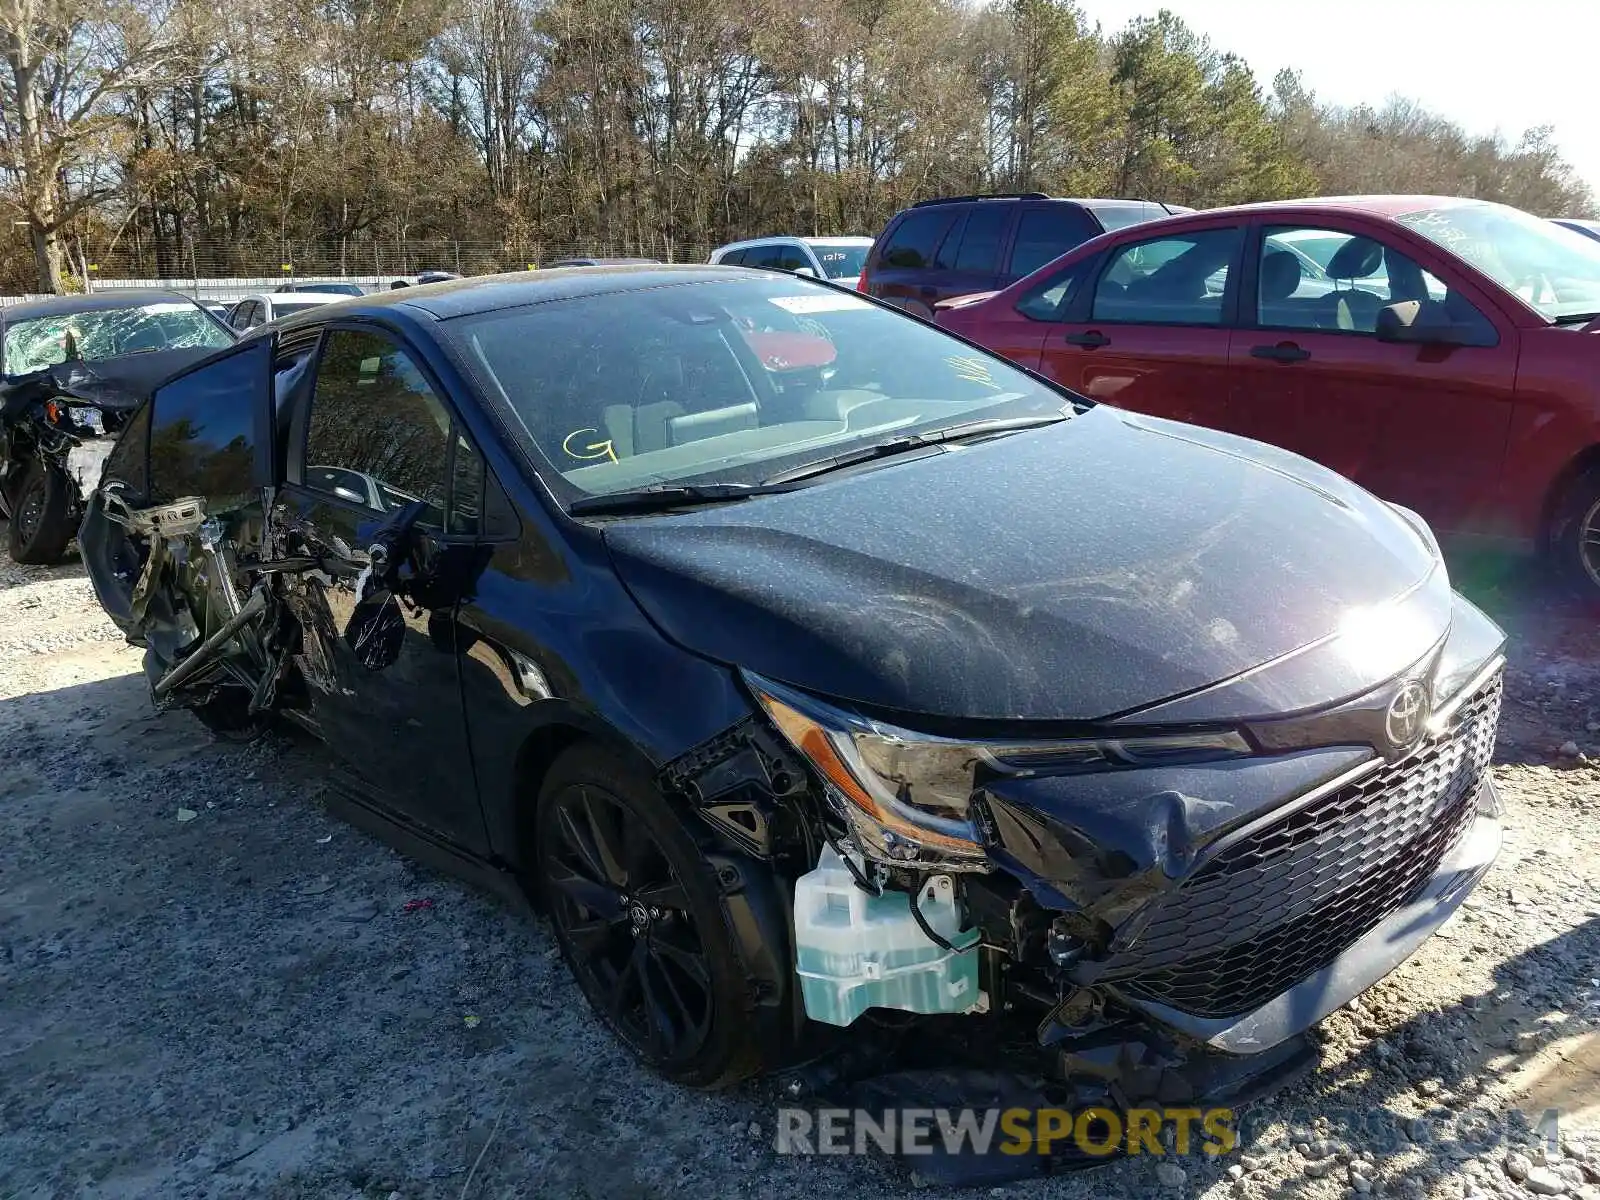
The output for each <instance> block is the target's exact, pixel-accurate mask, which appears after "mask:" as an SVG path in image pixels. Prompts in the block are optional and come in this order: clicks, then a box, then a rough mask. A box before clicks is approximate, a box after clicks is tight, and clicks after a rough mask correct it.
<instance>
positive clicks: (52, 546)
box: [6, 458, 72, 566]
mask: <svg viewBox="0 0 1600 1200" xmlns="http://www.w3.org/2000/svg"><path fill="white" fill-rule="evenodd" d="M71 540H72V484H71V483H70V482H69V481H68V480H67V477H66V476H65V475H63V474H62V473H61V472H60V471H58V470H56V469H55V468H54V467H51V466H48V465H46V464H45V463H43V462H40V461H39V460H38V459H37V458H35V459H32V460H30V461H29V462H28V465H27V466H26V467H25V468H24V469H23V472H22V478H21V479H20V480H19V481H18V482H17V490H16V491H15V492H13V493H12V497H11V528H10V531H9V534H8V537H7V546H6V548H7V549H8V550H9V551H10V553H11V560H12V561H13V562H19V563H31V564H34V565H37V566H45V565H49V564H51V563H58V562H60V561H61V559H62V556H63V555H65V553H66V550H67V543H68V542H70V541H71Z"/></svg>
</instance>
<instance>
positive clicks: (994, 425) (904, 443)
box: [761, 412, 1076, 485]
mask: <svg viewBox="0 0 1600 1200" xmlns="http://www.w3.org/2000/svg"><path fill="white" fill-rule="evenodd" d="M1074 415H1076V414H1075V413H1068V412H1059V413H1052V414H1050V415H1049V416H1044V417H990V418H988V419H987V420H983V421H968V422H967V423H966V424H964V425H951V426H948V427H947V428H944V429H931V430H929V431H928V432H927V433H908V434H905V435H903V436H901V437H896V438H890V439H888V440H887V441H883V442H874V443H873V444H872V445H870V446H861V447H858V448H857V449H854V450H846V451H845V452H844V453H842V454H835V455H832V456H830V457H828V458H818V459H813V460H812V461H811V462H808V463H801V464H800V465H799V466H798V467H790V468H789V469H788V470H787V471H779V472H778V473H777V474H776V475H772V476H769V477H768V478H766V479H764V480H762V481H761V482H762V484H763V485H768V484H783V483H794V482H796V481H798V480H801V479H810V478H812V477H813V476H816V475H825V474H827V473H828V472H829V471H839V470H842V469H844V468H845V467H853V466H855V465H856V464H857V463H864V462H871V461H872V460H873V459H875V458H888V457H889V456H890V455H892V454H904V453H906V452H907V451H910V450H921V449H923V448H924V447H927V446H940V445H944V444H946V443H948V442H961V441H966V440H967V439H968V438H976V437H987V436H990V435H992V434H1001V433H1015V432H1016V431H1017V430H1020V429H1035V428H1038V427H1039V426H1041V425H1055V424H1057V423H1058V422H1060V421H1066V420H1070V419H1071V417H1072V416H1074Z"/></svg>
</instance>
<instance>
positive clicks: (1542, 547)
mask: <svg viewBox="0 0 1600 1200" xmlns="http://www.w3.org/2000/svg"><path fill="white" fill-rule="evenodd" d="M1591 474H1600V442H1596V443H1594V444H1592V445H1589V446H1585V447H1584V448H1583V449H1582V450H1580V451H1578V453H1576V454H1574V455H1573V456H1572V458H1570V459H1569V460H1568V461H1567V464H1566V465H1565V466H1564V467H1562V468H1561V470H1559V471H1557V472H1556V476H1555V478H1554V479H1553V480H1552V481H1551V483H1550V486H1549V488H1547V489H1546V491H1545V496H1544V503H1543V505H1542V507H1541V509H1540V513H1539V553H1540V554H1541V555H1545V554H1548V553H1549V551H1550V540H1551V536H1552V535H1553V534H1554V532H1555V522H1556V518H1557V517H1558V516H1559V515H1560V513H1561V505H1562V502H1563V501H1564V500H1565V499H1566V498H1567V494H1568V493H1569V492H1571V490H1572V485H1573V484H1575V483H1576V482H1577V481H1578V480H1580V479H1582V478H1583V477H1584V476H1586V475H1591Z"/></svg>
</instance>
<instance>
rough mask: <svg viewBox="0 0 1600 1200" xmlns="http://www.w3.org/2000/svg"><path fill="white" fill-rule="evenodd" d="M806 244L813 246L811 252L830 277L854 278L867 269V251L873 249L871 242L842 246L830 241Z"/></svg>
mask: <svg viewBox="0 0 1600 1200" xmlns="http://www.w3.org/2000/svg"><path fill="white" fill-rule="evenodd" d="M806 244H807V245H808V246H810V247H811V253H813V254H815V255H816V256H817V261H818V262H819V263H821V264H822V269H823V270H824V271H826V272H827V274H828V278H829V279H854V278H855V277H856V276H857V275H859V274H861V272H862V271H864V270H866V269H867V251H868V250H871V249H872V243H871V242H866V243H864V244H862V245H860V246H841V245H838V244H837V243H833V244H829V243H828V242H807V243H806Z"/></svg>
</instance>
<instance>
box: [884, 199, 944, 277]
mask: <svg viewBox="0 0 1600 1200" xmlns="http://www.w3.org/2000/svg"><path fill="white" fill-rule="evenodd" d="M953 215H954V214H952V213H948V212H941V211H940V210H938V209H925V210H923V211H922V212H916V211H912V212H909V213H907V214H906V216H905V217H904V218H903V219H902V220H901V222H900V223H899V224H898V225H896V226H895V227H894V232H892V233H891V234H890V235H889V241H888V244H887V245H885V246H884V248H883V255H882V256H881V258H880V259H879V262H880V263H881V264H882V265H883V266H885V267H901V268H911V269H916V268H919V267H927V266H931V265H932V264H933V252H934V250H936V249H937V248H938V246H939V239H940V237H941V236H943V234H944V231H945V229H946V228H948V227H949V225H950V222H951V219H952V218H953Z"/></svg>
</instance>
